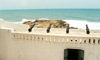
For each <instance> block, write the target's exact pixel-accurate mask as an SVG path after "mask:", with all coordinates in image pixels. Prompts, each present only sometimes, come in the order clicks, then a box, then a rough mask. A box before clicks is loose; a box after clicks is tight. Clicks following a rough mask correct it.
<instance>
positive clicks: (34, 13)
mask: <svg viewBox="0 0 100 60" xmlns="http://www.w3.org/2000/svg"><path fill="white" fill-rule="evenodd" d="M0 18H3V19H4V20H7V21H12V22H16V21H21V20H22V19H24V18H25V19H39V18H48V19H62V20H84V21H90V22H100V9H23V10H0Z"/></svg>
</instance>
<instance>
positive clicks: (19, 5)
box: [0, 0, 100, 10]
mask: <svg viewBox="0 0 100 60" xmlns="http://www.w3.org/2000/svg"><path fill="white" fill-rule="evenodd" d="M56 8H57V9H58V8H65V9H67V8H68V9H77V8H78V9H81V8H82V9H84V8H85V9H100V0H0V10H3V9H56Z"/></svg>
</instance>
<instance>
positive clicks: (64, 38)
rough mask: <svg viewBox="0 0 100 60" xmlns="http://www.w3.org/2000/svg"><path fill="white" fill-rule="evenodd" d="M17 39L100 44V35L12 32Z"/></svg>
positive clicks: (13, 37)
mask: <svg viewBox="0 0 100 60" xmlns="http://www.w3.org/2000/svg"><path fill="white" fill-rule="evenodd" d="M12 39H15V40H37V41H38V40H40V41H46V42H58V43H71V44H100V37H75V36H56V35H55V36H54V35H38V34H27V33H26V34H25V33H12Z"/></svg>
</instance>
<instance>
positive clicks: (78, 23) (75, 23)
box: [64, 20, 100, 30]
mask: <svg viewBox="0 0 100 60" xmlns="http://www.w3.org/2000/svg"><path fill="white" fill-rule="evenodd" d="M64 21H66V22H68V23H69V24H70V26H72V27H77V28H80V29H85V28H86V24H88V27H89V29H91V30H100V23H99V22H88V21H84V20H83V21H82V20H64Z"/></svg>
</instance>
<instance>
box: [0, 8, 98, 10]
mask: <svg viewBox="0 0 100 60" xmlns="http://www.w3.org/2000/svg"><path fill="white" fill-rule="evenodd" d="M39 9H41V10H42V9H100V8H36V9H0V10H39Z"/></svg>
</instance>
